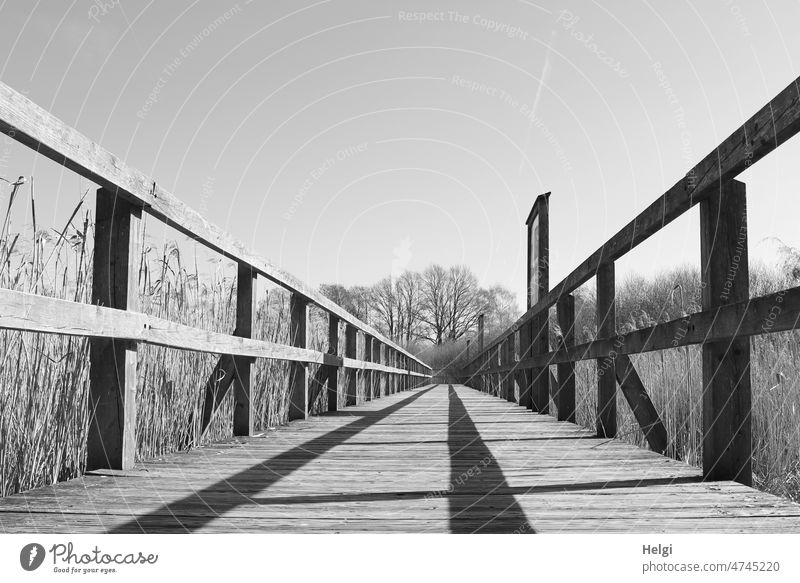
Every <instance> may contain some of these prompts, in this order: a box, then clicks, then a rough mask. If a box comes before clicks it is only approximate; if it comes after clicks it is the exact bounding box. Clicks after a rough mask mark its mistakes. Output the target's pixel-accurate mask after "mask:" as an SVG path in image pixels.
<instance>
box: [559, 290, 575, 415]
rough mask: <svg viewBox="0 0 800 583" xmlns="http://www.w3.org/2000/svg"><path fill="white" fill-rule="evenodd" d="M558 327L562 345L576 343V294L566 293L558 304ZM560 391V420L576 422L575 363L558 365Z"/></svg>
mask: <svg viewBox="0 0 800 583" xmlns="http://www.w3.org/2000/svg"><path fill="white" fill-rule="evenodd" d="M556 315H557V318H558V327H559V328H560V329H561V342H560V344H561V345H560V346H558V347H557V348H561V347H565V348H566V347H570V346H573V345H574V344H575V296H573V295H572V294H568V295H565V296H564V297H562V298H561V299H560V300H558V304H556ZM557 368H558V385H557V386H558V391H557V392H556V395H555V398H554V401H555V403H556V409H557V410H558V420H559V421H569V422H570V423H575V363H574V362H562V363H559V365H558V367H557Z"/></svg>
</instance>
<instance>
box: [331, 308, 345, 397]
mask: <svg viewBox="0 0 800 583" xmlns="http://www.w3.org/2000/svg"><path fill="white" fill-rule="evenodd" d="M328 353H329V354H333V355H336V356H338V354H339V318H338V317H336V316H334V315H333V314H329V315H328ZM342 370H344V369H342ZM338 410H339V367H338V366H328V411H338Z"/></svg>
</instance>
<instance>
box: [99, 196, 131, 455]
mask: <svg viewBox="0 0 800 583" xmlns="http://www.w3.org/2000/svg"><path fill="white" fill-rule="evenodd" d="M95 217H96V218H95V230H94V231H95V238H94V258H93V266H92V278H93V279H92V303H93V304H96V305H102V306H108V307H111V308H118V309H120V310H127V309H131V310H135V309H136V308H137V307H138V303H139V302H138V298H139V290H138V289H137V286H138V279H137V278H136V277H133V276H132V275H131V274H132V273H133V270H134V268H135V266H136V265H138V260H139V225H140V223H141V211H140V209H138V208H136V207H134V206H132V205H130V204H129V203H128V202H127V201H125V200H123V199H122V198H121V197H115V196H113V195H112V194H111V193H108V192H105V191H103V190H102V189H100V190H98V192H97V204H96V211H95ZM89 361H90V365H89V403H88V406H89V431H88V437H87V458H86V463H87V467H88V468H89V469H96V468H112V469H129V468H132V467H133V463H134V457H135V454H136V434H135V431H136V343H135V342H130V341H127V340H115V339H106V338H92V339H91V340H90V341H89Z"/></svg>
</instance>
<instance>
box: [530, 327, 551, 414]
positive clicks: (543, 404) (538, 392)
mask: <svg viewBox="0 0 800 583" xmlns="http://www.w3.org/2000/svg"><path fill="white" fill-rule="evenodd" d="M549 325H550V321H549V318H548V314H547V312H546V311H545V312H544V314H542V315H539V316H536V317H534V318H533V321H532V327H533V344H532V347H531V353H532V354H534V355H536V354H547V353H548V352H550V338H549V337H548V336H549ZM530 375H531V403H532V405H531V406H532V408H533V410H534V411H536V412H538V413H541V414H542V415H544V414H547V413H548V412H549V411H550V367H547V366H544V367H538V368H532V369H530Z"/></svg>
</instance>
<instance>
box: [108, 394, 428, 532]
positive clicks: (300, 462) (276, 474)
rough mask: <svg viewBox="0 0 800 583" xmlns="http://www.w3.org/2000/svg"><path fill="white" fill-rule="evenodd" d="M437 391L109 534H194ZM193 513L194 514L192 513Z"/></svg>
mask: <svg viewBox="0 0 800 583" xmlns="http://www.w3.org/2000/svg"><path fill="white" fill-rule="evenodd" d="M434 388H435V385H434V386H432V387H430V388H428V389H423V390H421V391H418V392H415V393H414V394H412V395H410V396H408V397H406V398H405V399H403V400H402V401H399V402H397V403H394V404H393V405H389V406H388V407H386V408H384V409H380V410H377V411H369V412H365V413H363V416H361V417H358V418H357V419H356V420H355V421H353V422H351V423H348V424H347V425H343V426H342V427H339V428H337V429H334V430H333V431H329V432H328V433H325V434H324V435H320V436H318V437H315V438H314V439H311V440H309V441H307V442H305V443H303V444H302V445H299V446H297V447H294V448H292V449H290V450H287V451H285V452H282V453H280V454H278V455H276V456H274V457H271V458H269V459H267V460H264V461H261V462H259V463H257V464H254V465H252V466H251V467H249V468H247V469H245V470H242V471H241V472H238V473H237V474H234V475H232V476H231V477H229V478H226V479H224V480H220V481H218V482H215V483H214V484H212V485H210V486H207V487H206V488H203V489H202V490H199V491H197V492H195V493H193V494H191V495H189V496H186V497H184V498H181V499H180V500H177V501H175V502H169V503H166V504H164V505H163V506H161V507H160V508H159V509H157V510H155V511H152V512H149V513H147V514H145V515H143V516H139V517H135V518H133V519H132V520H130V521H128V522H126V523H124V524H122V525H119V526H117V527H115V528H113V529H111V530H110V531H109V532H110V533H131V532H151V531H160V532H170V531H181V530H183V531H186V532H192V531H195V530H199V529H200V528H203V527H204V526H206V525H207V524H208V523H210V522H211V521H213V520H215V519H216V518H220V517H222V516H224V515H225V513H226V512H229V511H231V510H233V509H235V508H237V507H238V506H241V505H243V504H252V503H253V502H254V500H253V498H251V497H250V494H257V493H258V492H261V491H263V490H264V489H265V488H268V487H270V486H271V485H273V484H275V483H276V482H278V481H279V480H281V479H283V478H285V477H286V476H288V475H289V474H291V473H292V472H295V471H297V470H299V469H300V468H302V467H303V466H304V465H306V464H307V463H309V462H311V461H313V460H314V459H316V458H318V457H319V456H320V455H322V454H323V453H325V452H326V451H328V450H330V449H332V448H334V447H336V446H337V445H339V444H341V443H343V442H344V441H346V440H347V439H349V438H350V437H352V436H353V435H354V434H356V433H359V432H361V431H363V430H365V429H367V428H368V427H370V426H372V425H374V424H375V423H378V422H379V421H381V420H383V419H385V418H386V417H388V416H389V415H391V414H392V413H395V412H396V411H399V410H400V409H402V408H403V407H405V406H407V405H409V404H411V403H413V402H414V401H416V400H417V399H419V398H420V397H421V396H422V395H424V394H425V393H427V392H428V391H430V390H432V389H434ZM275 467H279V468H280V470H276V469H275ZM206 498H209V499H211V498H213V504H212V503H209V502H207V501H206ZM199 508H200V509H204V510H203V511H204V514H202V515H201V514H198V512H197V509H199ZM192 510H193V511H192ZM190 511H191V513H189V512H190Z"/></svg>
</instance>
